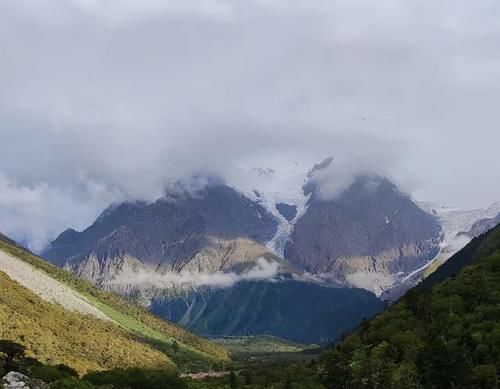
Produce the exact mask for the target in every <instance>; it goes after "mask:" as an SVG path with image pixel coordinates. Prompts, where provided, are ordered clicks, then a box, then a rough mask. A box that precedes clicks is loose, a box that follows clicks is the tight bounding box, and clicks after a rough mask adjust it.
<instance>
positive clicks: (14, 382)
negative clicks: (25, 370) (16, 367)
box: [2, 371, 29, 389]
mask: <svg viewBox="0 0 500 389" xmlns="http://www.w3.org/2000/svg"><path fill="white" fill-rule="evenodd" d="M28 381H29V377H26V376H25V375H24V374H21V373H18V372H16V371H11V372H10V373H7V375H5V376H4V377H3V378H2V382H3V387H4V389H14V388H25V387H28V386H27V382H28Z"/></svg>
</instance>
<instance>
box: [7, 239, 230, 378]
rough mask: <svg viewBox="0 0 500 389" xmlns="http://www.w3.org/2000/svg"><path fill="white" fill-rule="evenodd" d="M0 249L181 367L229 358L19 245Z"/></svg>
mask: <svg viewBox="0 0 500 389" xmlns="http://www.w3.org/2000/svg"><path fill="white" fill-rule="evenodd" d="M0 250H4V251H5V252H7V253H9V254H11V255H13V256H15V257H17V258H19V259H20V260H22V261H24V262H26V263H29V264H30V265H31V266H33V267H35V268H37V269H38V270H41V271H43V272H45V273H46V274H48V275H50V276H51V277H52V278H54V279H56V280H58V281H60V282H62V283H64V284H65V285H67V286H69V287H70V288H72V289H73V290H75V291H77V292H79V293H80V294H81V295H83V296H85V297H86V298H87V299H88V301H89V302H90V303H91V304H93V305H94V306H96V307H97V308H99V309H100V310H101V311H103V312H104V313H106V314H107V315H108V316H109V317H110V318H111V319H113V320H114V321H115V322H116V323H118V324H119V325H120V326H122V327H123V328H124V329H126V330H127V331H129V332H130V333H131V334H133V335H134V336H135V337H137V338H139V339H141V340H142V341H145V342H148V343H149V344H151V345H153V346H154V347H155V348H157V349H158V350H160V351H162V352H163V353H165V354H167V355H168V356H169V357H170V359H171V360H173V361H174V363H175V364H176V365H178V366H179V367H181V368H182V369H190V370H196V369H203V368H205V367H206V366H208V365H210V364H214V363H218V362H221V361H227V360H229V357H228V353H227V351H226V350H225V349H224V348H222V347H220V346H218V345H216V344H214V343H212V342H210V341H208V340H206V339H203V338H200V337H198V336H196V335H194V334H192V333H190V332H189V331H187V330H185V329H183V328H181V327H179V326H177V325H174V324H172V323H169V322H167V321H164V320H162V319H160V318H158V317H156V316H154V315H153V314H151V313H150V312H149V311H148V310H147V309H145V308H143V307H139V306H137V305H134V304H131V303H129V302H127V301H125V300H124V299H122V298H120V297H118V296H117V295H115V294H113V293H110V292H107V291H104V290H101V289H99V288H97V287H95V286H94V285H92V284H91V283H90V282H87V281H85V280H81V279H79V278H78V277H76V276H74V275H73V274H71V273H69V272H67V271H65V270H63V269H60V268H58V267H56V266H54V265H52V264H50V263H48V262H47V261H45V260H43V259H41V258H39V257H37V256H35V255H33V254H32V253H30V252H28V251H26V250H24V249H22V248H20V247H17V246H15V245H12V244H10V243H8V242H6V241H3V240H0Z"/></svg>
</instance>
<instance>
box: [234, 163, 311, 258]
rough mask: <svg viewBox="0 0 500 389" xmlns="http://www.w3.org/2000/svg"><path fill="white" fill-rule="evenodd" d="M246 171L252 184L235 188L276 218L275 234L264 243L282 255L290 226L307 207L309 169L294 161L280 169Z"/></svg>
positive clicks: (289, 232)
mask: <svg viewBox="0 0 500 389" xmlns="http://www.w3.org/2000/svg"><path fill="white" fill-rule="evenodd" d="M248 174H250V175H253V176H254V178H255V179H254V180H250V182H251V183H252V184H253V185H241V186H238V187H236V189H237V190H239V191H240V192H241V193H242V194H244V195H245V196H247V197H248V198H250V199H252V200H253V201H255V202H256V203H258V204H260V205H261V206H263V207H264V208H265V209H266V210H267V212H269V213H270V214H272V215H273V216H274V217H275V219H276V220H277V221H278V228H277V231H276V234H275V235H274V236H273V237H272V238H271V239H270V240H269V241H268V242H267V243H266V247H267V248H268V249H269V250H271V251H272V252H274V253H275V254H277V255H279V256H280V257H283V256H284V250H285V244H286V242H287V241H288V239H289V238H290V236H291V234H292V230H293V226H294V225H295V223H296V222H297V220H299V219H300V218H301V217H302V216H303V215H304V213H305V212H306V208H307V200H308V199H309V197H310V194H305V193H304V190H303V186H304V185H305V184H306V183H307V180H308V175H309V174H310V170H309V169H308V168H307V167H305V166H303V165H301V164H299V163H297V162H295V163H293V164H291V165H290V166H287V167H284V168H283V167H281V168H253V169H251V170H250V171H249V172H248Z"/></svg>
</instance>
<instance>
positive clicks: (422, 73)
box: [0, 0, 500, 246]
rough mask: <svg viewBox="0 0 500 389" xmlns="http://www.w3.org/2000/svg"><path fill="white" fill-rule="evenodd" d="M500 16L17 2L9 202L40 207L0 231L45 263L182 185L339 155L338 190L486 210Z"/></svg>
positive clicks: (6, 48)
mask: <svg viewBox="0 0 500 389" xmlns="http://www.w3.org/2000/svg"><path fill="white" fill-rule="evenodd" d="M499 16H500V4H498V3H497V2H494V1H491V0H478V1H474V2H471V1H466V0H458V1H451V0H437V1H436V0H409V1H405V2H401V1H393V0H389V1H384V2H382V3H380V2H373V1H371V0H370V1H369V0H354V1H346V0H331V1H326V0H311V1H307V2H299V1H294V0H271V1H262V0H201V1H200V0H198V1H194V0H171V1H160V0H145V1H140V2H138V1H131V0H112V1H104V0H68V1H64V2H61V1H57V0H39V1H36V2H33V1H28V0H17V1H4V2H1V3H0V50H1V52H2V61H1V62H0V85H2V87H1V88H0V139H1V146H2V148H1V150H0V173H1V174H2V175H3V177H5V180H8V181H9V182H10V184H9V185H8V187H9V188H10V189H8V190H6V189H2V190H4V191H5V193H8V194H9V196H14V197H15V196H17V194H15V191H18V192H20V197H21V198H23V199H25V198H26V197H23V196H26V195H25V194H23V193H31V195H30V196H31V199H30V200H29V201H28V200H23V201H24V202H21V201H19V202H17V203H16V202H13V201H11V200H9V201H4V204H3V208H4V209H3V210H1V211H0V212H1V215H8V219H7V218H5V216H4V218H3V221H2V224H1V225H0V228H7V229H8V230H7V231H6V232H9V231H14V230H15V231H18V232H16V233H15V236H14V237H16V238H17V237H22V238H24V236H33V237H34V236H35V235H36V236H37V237H36V238H29V239H35V240H36V241H37V243H36V244H35V246H39V245H40V244H41V243H39V242H41V241H43V240H44V239H45V240H47V239H50V238H52V237H53V235H54V234H55V231H61V230H62V229H64V228H66V227H68V226H71V227H80V226H82V225H83V224H84V223H88V222H89V221H90V220H92V217H93V216H95V215H97V214H98V213H99V211H100V210H102V208H104V207H105V205H106V203H107V202H109V201H118V200H120V199H124V198H125V199H146V200H152V199H155V198H157V197H159V196H161V194H162V193H163V188H164V187H165V185H167V184H168V183H171V182H172V181H175V180H177V179H179V178H181V177H184V176H188V175H192V174H197V173H200V172H208V173H210V174H213V175H219V176H221V177H222V178H224V179H226V180H227V181H229V182H231V180H233V179H235V177H237V179H242V178H244V175H242V174H241V172H239V171H238V166H249V165H252V164H253V165H254V166H264V167H266V166H267V165H268V164H270V161H272V162H275V161H276V160H277V161H278V162H277V163H279V164H286V163H293V162H295V161H297V160H299V161H307V163H314V162H318V161H319V160H321V159H322V158H324V157H325V156H328V155H333V156H334V158H335V161H336V164H337V166H338V167H339V170H338V172H337V173H339V174H340V172H343V173H342V174H340V176H338V177H339V178H338V179H339V182H335V183H331V185H333V186H336V185H340V187H342V186H345V185H346V184H345V182H348V181H349V179H352V173H353V172H355V171H358V170H365V169H367V168H370V169H372V170H374V171H377V172H381V171H382V172H384V173H387V174H389V175H390V176H391V177H394V178H395V179H396V180H397V181H398V182H399V183H401V184H402V185H403V187H404V189H405V190H408V191H410V192H412V193H413V194H414V195H415V196H416V197H418V198H421V199H426V200H433V201H437V202H442V203H451V204H452V205H456V206H464V207H477V206H485V205H488V203H491V202H493V201H495V200H498V198H499V194H500V180H498V177H497V176H496V172H494V171H492V170H491V169H492V166H496V160H495V156H496V154H497V150H496V149H497V145H498V143H499V142H500V131H498V128H497V126H498V123H499V122H500V111H499V110H498V109H497V106H496V105H497V104H496V102H497V101H498V100H499V98H500V55H499V54H498V50H497V47H498V45H499V44H500V26H499V25H498V23H497V21H498V17H499ZM13 183H14V184H13ZM3 185H4V187H5V186H6V184H5V183H4V184H3ZM95 186H96V187H98V188H101V189H99V190H98V191H97V192H94V191H93V189H92V187H95ZM13 188H15V191H14V189H13ZM82 188H83V189H82ZM484 188H488V190H484ZM331 190H332V191H333V192H335V191H336V190H337V189H335V188H332V189H331ZM80 192H81V194H80ZM26 201H28V203H29V204H30V206H29V207H28V208H29V209H31V210H32V211H31V212H30V213H33V214H35V215H39V216H38V219H35V221H34V222H33V223H30V215H29V213H28V212H24V211H19V210H17V209H16V207H18V206H19V205H21V203H22V204H25V203H26ZM48 204H49V205H50V206H48ZM30 207H31V208H30ZM28 208H27V209H28ZM37 220H38V221H37ZM14 225H15V226H16V227H12V226H14Z"/></svg>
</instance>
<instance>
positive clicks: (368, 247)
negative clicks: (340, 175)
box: [285, 176, 441, 295]
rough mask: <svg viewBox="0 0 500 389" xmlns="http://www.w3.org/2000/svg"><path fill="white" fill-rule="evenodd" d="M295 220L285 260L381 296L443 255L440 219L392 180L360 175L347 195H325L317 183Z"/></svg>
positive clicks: (345, 192) (310, 188)
mask: <svg viewBox="0 0 500 389" xmlns="http://www.w3.org/2000/svg"><path fill="white" fill-rule="evenodd" d="M305 190H306V191H308V192H309V193H310V198H309V200H308V201H307V211H306V212H305V213H304V215H303V216H302V217H301V218H300V219H299V220H298V221H297V223H296V224H295V227H294V230H293V233H292V235H291V239H290V240H289V241H288V242H287V244H286V247H285V258H286V259H287V260H288V261H289V262H291V263H292V264H294V265H296V266H297V267H299V268H301V269H304V270H305V271H308V272H311V273H314V274H329V275H331V276H332V277H333V278H334V279H335V280H336V281H337V282H339V283H342V284H348V285H352V286H356V287H362V288H365V289H368V290H372V291H373V292H375V293H377V294H379V295H380V294H381V293H382V292H384V290H385V289H386V288H390V287H391V286H392V285H393V284H394V283H396V282H397V281H398V280H400V279H402V278H404V277H405V276H406V275H408V274H409V273H411V272H412V271H413V270H415V269H417V268H419V267H420V266H422V265H423V264H425V263H427V262H428V261H430V260H431V259H433V258H434V257H435V256H436V255H437V254H438V253H439V244H440V240H441V236H440V232H441V227H440V225H439V223H438V222H437V220H436V218H435V217H434V216H432V215H430V214H428V213H426V212H424V211H423V210H422V209H420V208H419V207H418V205H416V204H415V203H414V201H413V200H412V199H411V198H410V197H409V196H407V195H406V194H404V193H401V192H400V191H399V190H398V188H397V187H396V186H395V185H394V184H393V183H392V182H390V181H389V180H388V179H387V178H384V177H380V176H360V177H358V178H357V179H356V180H355V182H354V183H353V184H352V185H351V186H350V187H349V188H348V189H347V190H346V191H344V192H343V193H341V194H340V195H339V196H337V197H336V198H333V199H326V200H325V199H323V198H322V197H321V196H320V194H319V191H318V188H317V187H316V186H314V185H309V186H308V187H305Z"/></svg>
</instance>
